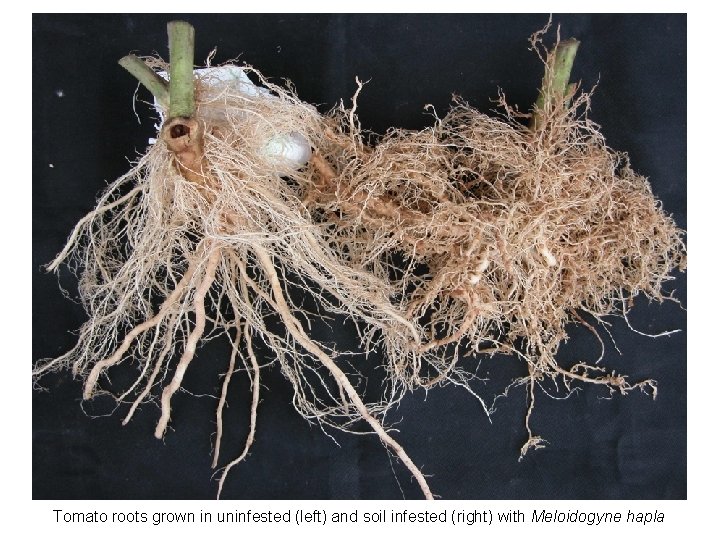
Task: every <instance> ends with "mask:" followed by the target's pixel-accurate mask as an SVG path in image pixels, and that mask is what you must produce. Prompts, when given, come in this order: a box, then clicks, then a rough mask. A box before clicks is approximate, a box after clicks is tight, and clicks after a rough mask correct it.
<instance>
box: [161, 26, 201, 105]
mask: <svg viewBox="0 0 720 540" xmlns="http://www.w3.org/2000/svg"><path fill="white" fill-rule="evenodd" d="M167 30H168V44H169V48H170V106H169V108H168V118H177V117H182V118H191V117H192V116H194V115H195V78H194V77H193V60H194V55H195V29H194V28H193V27H192V25H191V24H190V23H187V22H185V21H172V22H169V23H168V25H167Z"/></svg>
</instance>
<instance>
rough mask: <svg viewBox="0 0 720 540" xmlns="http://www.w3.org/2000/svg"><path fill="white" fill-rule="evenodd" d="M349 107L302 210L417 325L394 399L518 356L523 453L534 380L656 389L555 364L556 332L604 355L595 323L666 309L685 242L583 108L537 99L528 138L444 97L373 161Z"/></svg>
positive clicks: (374, 153) (588, 368) (396, 367)
mask: <svg viewBox="0 0 720 540" xmlns="http://www.w3.org/2000/svg"><path fill="white" fill-rule="evenodd" d="M534 43H535V42H534ZM552 61H553V58H552V55H549V57H548V58H547V60H546V61H545V62H546V67H548V63H549V62H552ZM361 86H362V85H361V84H360V87H361ZM356 99H357V94H356V96H355V99H354V100H353V108H352V109H351V110H346V109H344V108H342V107H341V108H338V109H337V110H336V111H334V114H333V115H331V116H330V117H329V118H327V119H326V122H327V124H328V127H327V128H326V131H327V132H328V134H329V136H328V142H327V144H326V146H325V147H323V148H322V152H321V153H322V154H323V157H319V156H316V157H315V158H314V160H313V164H314V166H315V167H316V169H317V171H318V175H319V176H320V178H321V181H320V182H319V183H315V184H314V185H312V186H311V187H310V189H309V191H308V194H307V195H306V198H308V199H309V200H311V201H313V203H314V204H315V206H316V207H317V208H318V209H319V210H320V211H321V212H322V214H323V216H324V219H329V220H334V221H336V222H337V226H338V228H339V229H342V230H344V231H345V232H346V236H345V237H342V238H339V239H338V240H339V241H340V242H341V244H342V248H341V249H343V250H344V251H345V252H347V253H349V254H351V256H352V258H353V259H354V260H355V261H356V263H357V264H358V265H361V266H363V267H367V268H372V269H373V271H374V273H375V274H376V275H378V276H379V277H381V278H382V279H384V280H387V281H389V282H391V283H393V284H394V285H395V286H396V287H399V288H400V289H401V291H402V294H401V296H400V297H398V299H397V304H398V306H399V307H400V308H401V309H402V311H403V312H404V314H405V316H406V317H407V318H408V319H411V320H413V321H414V322H416V323H417V324H418V325H420V326H421V327H422V341H423V342H422V345H421V346H419V347H417V348H415V349H414V350H413V351H412V352H411V353H410V354H409V355H407V356H404V357H398V359H399V360H400V363H390V364H389V365H388V366H387V367H388V373H389V375H390V377H392V378H393V379H394V380H395V381H396V382H397V383H398V384H403V385H405V386H406V387H407V388H417V387H425V388H430V387H432V386H434V385H436V384H443V383H448V382H454V383H456V384H458V383H459V384H461V385H463V386H467V376H466V375H465V374H464V373H463V372H462V371H461V370H460V369H459V368H458V367H457V361H458V358H459V355H460V351H461V350H462V349H463V348H465V349H469V350H470V351H474V352H475V353H488V354H493V353H495V352H505V353H511V354H516V355H518V356H520V357H521V358H522V359H523V360H524V361H525V362H526V363H527V366H528V372H529V374H528V377H527V378H526V379H524V380H523V381H522V382H526V383H528V384H529V386H530V391H531V392H530V393H531V403H530V407H529V411H528V425H527V427H528V443H527V444H526V445H525V447H524V448H523V449H522V455H524V454H525V452H526V451H527V449H528V448H529V447H531V446H534V445H537V444H539V443H540V442H541V439H540V438H539V437H535V436H533V434H532V432H531V430H530V426H529V413H530V412H531V410H532V406H533V399H534V398H533V396H534V394H533V391H534V385H535V383H536V382H537V381H542V380H544V379H552V380H553V381H556V380H557V379H561V380H562V382H563V383H564V385H565V387H566V388H568V389H570V385H571V384H572V383H573V382H577V381H581V382H585V383H593V384H601V385H605V386H607V387H608V388H609V389H610V390H611V391H619V392H621V393H625V392H627V391H629V390H631V389H633V388H640V389H643V390H646V391H650V392H652V393H653V394H654V393H655V391H656V387H655V383H654V381H650V380H647V381H640V382H636V383H632V382H630V381H629V380H628V379H627V378H626V377H625V376H623V375H620V374H617V373H615V372H607V371H605V370H603V368H602V367H601V366H598V365H597V362H596V363H593V364H588V363H587V362H584V361H583V362H577V363H576V364H575V365H573V366H572V367H570V368H564V367H562V366H561V365H559V364H558V362H557V361H556V353H557V351H558V348H559V346H560V345H561V343H562V342H564V341H565V340H566V339H567V333H566V330H565V328H566V327H567V326H568V323H570V322H576V323H579V324H581V325H583V326H585V327H587V328H588V329H589V330H590V331H592V332H593V333H594V335H595V336H596V337H597V338H598V339H599V340H600V342H601V344H602V339H601V337H600V334H599V332H598V331H597V328H598V327H600V328H601V327H607V325H608V323H607V321H606V318H607V317H608V316H611V315H620V316H623V317H624V318H625V320H626V321H627V311H628V309H629V308H630V307H631V305H632V302H633V298H634V297H635V296H637V295H639V294H644V295H646V296H647V297H649V298H651V299H653V300H659V301H661V300H663V299H666V298H668V295H667V294H666V293H664V292H663V284H664V283H665V282H666V281H667V280H669V279H672V277H671V273H672V272H673V271H674V269H676V268H677V267H680V268H681V269H683V270H684V268H685V246H684V243H683V239H682V231H680V230H679V229H678V228H677V226H676V225H675V223H674V222H673V220H672V218H671V217H670V216H668V215H667V214H665V212H664V211H663V210H662V207H661V205H660V202H659V201H658V200H657V199H656V198H655V197H654V196H653V194H652V192H651V189H650V185H649V183H648V181H647V179H645V178H643V177H642V176H640V175H638V174H637V173H635V172H634V171H633V170H632V169H631V168H630V163H629V160H628V157H627V155H625V154H623V153H619V152H616V151H613V150H612V149H610V148H608V146H607V145H606V143H605V140H604V138H603V136H602V135H601V133H600V131H599V126H597V125H596V124H594V123H593V122H592V121H591V120H590V119H589V118H588V117H587V111H588V108H589V101H590V95H589V94H587V93H577V92H575V90H574V89H571V94H569V95H568V96H566V98H565V99H563V100H561V101H560V102H558V103H552V102H551V101H550V100H547V102H546V103H545V104H544V106H543V107H542V108H541V109H539V110H536V111H535V118H538V119H541V120H542V121H541V122H537V123H536V125H535V126H534V127H533V128H528V127H526V125H524V124H523V123H521V119H522V118H526V117H527V116H528V115H523V114H519V113H518V112H517V111H514V110H512V109H511V108H510V107H509V106H507V104H506V102H505V100H504V97H503V96H501V98H500V105H501V107H502V108H503V109H504V111H505V112H504V115H503V116H502V117H498V118H493V117H490V116H487V115H485V114H482V113H480V112H478V111H477V110H475V109H473V108H472V107H470V106H468V105H467V104H466V103H464V102H463V101H461V100H460V99H459V98H456V100H455V102H454V104H453V106H452V107H451V109H450V111H449V113H448V114H447V115H446V116H445V117H444V118H439V117H437V115H436V116H435V122H434V125H433V126H431V127H428V128H426V129H424V130H422V131H404V130H399V129H395V130H392V131H390V132H389V133H388V134H387V135H386V136H384V137H383V138H381V140H380V141H379V143H378V144H376V145H375V146H374V147H372V148H370V147H368V146H366V145H365V144H363V138H362V137H361V134H360V132H359V130H358V128H357V125H358V124H357V118H356V117H355V108H356ZM340 133H342V135H339V134H340ZM398 258H400V259H401V260H402V261H403V265H404V269H403V271H401V272H397V271H395V269H394V261H397V260H398ZM379 261H381V262H379ZM628 324H629V323H628ZM603 351H604V346H603ZM598 361H599V360H598ZM487 410H488V408H487V407H486V411H487Z"/></svg>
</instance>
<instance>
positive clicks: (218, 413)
mask: <svg viewBox="0 0 720 540" xmlns="http://www.w3.org/2000/svg"><path fill="white" fill-rule="evenodd" d="M239 325H240V323H239V322H238V326H239ZM240 335H241V334H240V331H239V328H238V330H237V333H236V335H235V341H234V342H233V344H232V352H231V353H230V363H229V364H228V369H227V372H225V377H223V383H222V388H221V389H220V398H219V399H218V405H217V408H216V409H215V424H216V425H217V431H216V433H215V450H214V451H213V460H212V465H211V467H212V468H213V469H214V468H215V467H217V465H218V459H219V458H220V443H221V442H222V436H223V409H224V407H225V403H226V400H227V390H228V386H230V380H231V379H232V376H233V373H235V358H236V357H237V354H238V348H239V347H240Z"/></svg>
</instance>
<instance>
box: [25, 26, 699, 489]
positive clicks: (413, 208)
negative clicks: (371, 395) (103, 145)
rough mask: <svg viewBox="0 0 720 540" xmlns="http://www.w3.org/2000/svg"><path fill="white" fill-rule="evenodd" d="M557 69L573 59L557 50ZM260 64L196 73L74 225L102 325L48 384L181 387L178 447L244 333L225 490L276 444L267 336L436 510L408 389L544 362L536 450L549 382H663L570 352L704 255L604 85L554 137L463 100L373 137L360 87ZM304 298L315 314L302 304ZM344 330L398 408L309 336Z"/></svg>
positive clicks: (304, 390)
mask: <svg viewBox="0 0 720 540" xmlns="http://www.w3.org/2000/svg"><path fill="white" fill-rule="evenodd" d="M534 43H535V44H536V46H537V38H535V41H534ZM543 61H544V62H545V63H546V66H547V67H548V68H550V67H552V66H551V64H552V62H553V61H554V58H553V54H552V53H549V54H548V55H547V56H545V57H544V60H543ZM147 62H148V63H149V64H150V65H153V66H155V67H160V68H163V67H164V66H163V65H159V64H158V61H157V60H147ZM236 69H237V68H236ZM243 69H244V70H245V72H246V73H250V74H254V75H253V76H255V77H257V78H258V79H259V80H260V83H261V85H262V87H263V88H264V89H263V90H262V91H260V92H255V93H241V92H234V91H233V90H232V88H231V87H228V88H227V89H225V90H224V91H222V92H220V93H218V92H217V91H216V86H215V85H214V81H213V80H211V79H212V75H210V74H206V75H201V74H198V75H196V77H195V95H196V99H197V103H198V105H197V110H196V112H195V115H194V117H193V118H192V119H190V120H187V119H185V120H183V119H181V120H180V121H179V122H176V121H175V120H173V119H170V120H169V121H168V122H166V124H165V125H164V126H163V128H162V129H161V136H160V137H159V139H158V141H157V142H156V143H155V144H153V145H152V146H151V147H150V148H149V150H148V152H147V153H146V154H145V155H144V156H142V157H141V158H140V159H139V161H138V162H137V163H136V164H135V166H134V167H133V168H132V170H131V171H130V172H128V173H127V174H126V175H125V176H123V177H122V178H120V179H118V180H116V181H115V182H114V183H112V184H111V185H110V186H109V187H108V189H107V190H106V191H105V193H104V194H103V195H102V196H101V197H100V199H99V201H98V204H97V207H96V208H95V209H94V210H93V211H92V212H90V213H89V214H88V215H87V216H86V217H84V218H83V219H82V220H81V221H80V222H79V223H78V225H77V226H76V227H75V230H74V231H73V232H72V234H71V236H70V238H69V240H68V243H67V245H66V247H65V248H64V249H63V251H62V252H61V253H60V254H59V255H58V256H57V258H56V259H55V261H53V262H52V264H51V265H50V269H51V270H56V269H57V268H58V266H59V265H60V264H62V263H65V264H68V265H69V266H70V268H71V269H73V270H74V271H75V272H76V273H77V274H78V275H79V279H80V297H81V299H82V301H83V303H84V306H85V309H86V310H87V313H88V315H89V320H88V321H87V322H86V323H85V324H84V325H83V326H82V328H81V329H80V335H79V340H78V342H77V345H76V346H75V347H74V348H73V349H72V350H70V351H69V352H68V353H66V354H65V355H63V356H61V357H59V358H56V359H52V360H43V361H40V362H38V363H37V364H36V366H35V370H34V374H35V376H36V377H40V376H42V375H43V374H44V373H46V372H49V371H53V370H57V369H60V368H67V367H70V368H71V369H72V371H73V373H74V374H75V375H76V376H79V377H83V378H84V380H85V387H84V398H85V399H90V398H92V397H93V396H95V395H97V394H99V393H110V392H112V393H113V396H114V398H115V399H116V400H117V402H118V404H123V405H127V413H126V416H125V420H124V422H127V421H129V420H130V419H131V417H132V416H133V414H134V412H135V411H136V409H137V407H138V406H139V405H141V404H142V403H144V402H146V401H148V400H152V399H156V398H157V397H158V396H159V399H160V408H161V413H160V418H159V420H158V423H157V428H156V431H155V435H156V436H157V437H158V438H161V437H163V436H164V434H165V432H166V429H167V426H168V423H169V421H170V417H171V399H172V396H173V394H174V393H175V392H176V391H177V390H178V389H179V388H180V387H181V385H182V381H183V377H184V376H185V374H186V372H187V371H188V369H189V368H190V364H191V361H192V359H193V356H194V354H195V350H196V347H197V346H198V345H199V344H200V342H201V340H202V339H203V338H206V339H207V338H210V337H214V336H217V335H225V336H227V338H228V340H229V341H230V343H231V345H232V353H231V357H230V360H229V365H228V369H227V373H226V374H225V376H224V379H223V383H222V385H221V389H220V396H219V401H218V407H217V423H218V430H217V438H216V445H215V456H214V463H213V465H214V466H217V464H218V455H219V454H218V451H219V447H220V441H221V438H222V411H223V407H224V405H225V402H226V397H227V390H228V384H229V381H230V378H231V376H232V374H233V373H234V372H236V371H237V370H238V366H237V365H236V364H237V363H238V360H237V359H238V357H240V358H241V359H242V362H243V363H244V364H245V370H246V372H247V373H248V374H249V377H250V379H251V388H252V404H251V417H250V424H251V425H250V435H249V436H248V439H247V441H246V445H245V448H244V450H243V452H242V453H241V455H240V456H239V457H238V458H237V459H235V460H233V461H232V462H230V463H229V464H227V465H226V466H225V467H223V469H222V476H221V479H220V489H222V485H223V482H224V481H225V478H226V475H227V473H228V471H229V470H230V468H231V467H232V466H234V465H235V464H236V463H238V462H239V461H240V460H241V459H243V458H244V457H245V456H246V455H247V453H248V450H249V448H250V445H251V444H252V442H253V438H254V434H255V424H256V417H257V408H258V403H259V393H260V371H261V367H262V366H263V364H264V363H265V362H266V361H267V359H266V358H265V357H260V356H259V355H258V354H257V353H256V351H258V348H257V346H256V344H257V343H258V341H262V342H263V343H264V347H266V348H268V349H269V350H270V351H271V353H272V357H271V358H269V360H270V361H271V362H272V361H275V362H278V363H279V364H280V366H281V368H282V372H283V373H284V375H285V376H286V377H287V378H288V379H289V381H290V382H291V383H292V386H293V388H294V392H295V395H294V399H293V405H294V407H295V408H296V409H297V411H298V412H299V413H300V414H302V415H303V416H304V417H305V418H307V419H310V420H313V421H316V422H319V423H320V424H322V425H331V426H334V427H337V428H339V429H343V430H347V431H361V430H363V429H367V428H366V427H365V428H364V427H363V425H365V426H367V425H369V426H370V428H371V429H372V430H373V431H374V432H375V433H376V434H377V435H378V436H379V437H380V439H381V440H382V442H383V444H385V445H386V446H387V447H389V448H390V449H391V450H392V451H393V452H394V453H395V454H396V455H397V456H398V457H399V459H400V460H401V461H402V462H403V463H404V464H405V465H406V466H407V467H408V469H409V470H410V471H411V473H412V474H413V476H414V477H415V479H416V480H417V481H418V484H419V485H420V487H421V489H422V491H423V493H424V494H425V496H426V497H428V498H429V497H432V494H431V491H430V489H429V487H428V485H427V483H426V481H425V478H424V477H423V474H422V473H421V472H420V470H419V469H418V467H417V466H416V465H415V464H414V463H413V462H412V460H411V459H410V457H409V456H408V455H407V454H406V453H405V451H404V450H403V448H402V446H400V444H399V443H398V442H397V441H396V440H395V439H393V438H392V437H391V436H390V435H389V434H388V432H387V431H386V429H385V428H384V427H383V424H382V418H383V417H384V414H385V413H386V412H387V411H388V410H389V409H390V408H391V407H392V406H393V405H394V404H395V403H397V401H398V400H399V399H400V398H401V397H402V395H403V394H404V392H406V391H407V390H413V389H416V388H426V389H427V388H432V387H433V386H436V385H442V384H447V383H453V384H458V385H461V386H465V387H466V388H468V389H469V390H470V391H471V392H473V391H472V390H471V389H470V386H469V381H470V378H471V376H469V375H468V374H467V373H466V372H464V371H463V370H462V369H460V367H459V366H458V359H459V357H460V355H461V351H463V350H469V351H471V352H474V353H475V354H494V353H496V352H504V353H512V354H517V355H518V356H519V357H521V358H522V359H523V360H524V361H525V362H526V363H527V367H528V376H527V377H525V378H523V379H522V380H521V381H520V382H521V383H525V384H527V385H528V388H529V391H530V396H531V401H530V405H529V408H528V416H527V420H526V427H527V430H528V441H527V443H526V444H525V446H524V447H523V448H522V450H521V455H524V454H525V452H526V451H527V450H528V449H529V448H530V447H532V446H538V445H540V444H541V443H542V439H540V438H539V437H538V436H535V435H533V433H532V431H531V429H530V413H531V412H532V408H533V403H534V401H533V400H534V389H535V386H536V385H537V384H538V383H541V382H542V381H544V380H548V379H550V380H553V381H556V382H557V381H558V380H559V381H560V382H562V383H563V384H564V385H565V386H566V387H567V388H568V390H569V389H570V388H571V385H572V384H574V383H577V382H584V383H592V384H600V385H605V386H607V387H609V388H610V389H611V390H612V391H619V392H621V393H625V392H627V391H629V390H631V389H633V388H640V389H643V390H647V391H652V392H654V391H655V386H654V382H653V381H640V382H631V381H629V380H628V378H627V377H625V376H623V375H620V374H617V373H615V372H607V371H605V370H604V369H603V368H602V367H601V366H599V365H597V364H590V363H587V362H586V361H578V362H577V363H576V364H575V365H574V366H572V367H563V366H561V365H560V364H559V363H558V362H557V361H556V354H557V352H558V348H559V346H560V344H561V343H562V342H563V341H564V340H566V339H567V333H566V330H565V328H566V326H567V325H568V323H570V322H578V323H580V324H582V325H585V326H586V327H588V328H589V329H591V330H592V332H593V333H595V335H596V336H597V337H598V339H600V333H599V332H598V330H597V328H602V327H603V326H605V325H607V322H606V318H607V317H608V316H610V315H618V314H619V315H621V316H626V313H627V310H628V309H629V308H630V306H631V303H632V299H633V298H634V297H635V296H637V295H638V294H644V295H646V296H648V297H650V298H652V299H657V300H662V299H664V298H666V297H667V295H666V294H665V293H664V292H663V289H662V287H663V283H664V282H666V281H667V280H668V279H671V272H673V271H674V270H675V268H677V267H681V268H683V269H684V265H685V247H684V244H683V239H682V232H681V231H680V230H679V229H678V228H677V227H676V225H675V224H674V222H673V220H672V219H671V218H670V217H669V216H668V215H666V214H665V213H664V212H663V210H662V208H661V206H660V204H659V202H658V201H657V200H656V199H655V197H654V196H653V194H652V192H651V190H650V186H649V184H648V182H647V180H646V179H645V178H643V177H641V176H640V175H638V174H636V173H635V172H633V170H632V169H631V168H630V165H629V161H628V158H627V156H626V155H624V154H621V153H618V152H615V151H613V150H611V149H610V148H608V147H607V145H606V143H605V140H604V139H603V137H602V135H601V134H600V132H599V128H598V126H597V125H595V124H594V123H593V122H592V121H591V120H589V119H588V117H587V109H588V103H589V99H590V98H589V95H588V94H585V93H578V92H576V91H571V92H569V94H568V95H567V96H565V95H564V94H563V95H562V96H561V97H562V99H560V100H551V99H546V100H545V101H544V102H543V103H542V104H541V105H539V106H538V107H537V110H536V111H535V116H534V121H533V123H532V127H526V126H525V125H524V123H523V122H522V119H523V118H524V117H527V116H528V115H521V114H519V113H518V112H517V111H514V110H512V109H511V108H510V107H508V106H506V105H505V101H504V99H502V98H501V101H500V102H501V105H502V106H503V107H504V110H505V114H504V115H503V116H499V117H496V118H494V117H490V116H487V115H485V114H482V113H480V112H478V111H477V110H475V109H473V108H472V107H470V106H468V105H467V104H466V103H464V102H463V101H461V100H460V99H459V98H456V100H455V101H454V104H453V106H452V107H451V109H450V112H449V113H448V114H447V115H446V116H445V117H443V118H440V117H438V116H437V115H435V122H434V124H433V125H432V126H431V127H428V128H426V129H424V130H421V131H404V130H400V129H394V130H391V131H390V132H388V133H387V134H386V135H384V136H377V135H373V136H372V137H371V138H372V139H373V141H374V143H373V144H372V145H371V144H369V143H368V139H369V137H368V136H367V134H366V133H363V132H362V131H361V129H360V125H359V122H358V118H357V116H356V106H357V98H358V94H356V95H355V97H354V98H353V107H352V108H351V109H349V110H348V109H346V108H344V107H343V106H340V107H338V108H336V109H334V110H333V111H331V112H330V113H328V114H327V115H321V114H320V113H318V111H317V110H316V109H315V108H314V107H312V106H310V105H308V104H306V103H303V102H302V101H300V100H299V99H298V98H297V96H296V95H295V94H294V92H293V91H292V89H291V88H286V87H279V86H276V85H274V84H271V83H270V82H268V81H267V80H265V79H264V78H263V77H262V75H261V74H259V73H258V72H256V71H254V70H252V69H251V68H247V67H246V68H243ZM360 87H362V84H359V88H358V93H359V91H360ZM433 112H434V110H433ZM168 134H169V136H168ZM288 136H290V137H299V138H300V139H302V140H304V141H307V142H308V144H309V146H310V147H311V149H312V155H311V157H310V159H309V162H308V163H307V165H305V166H302V167H300V168H299V169H298V167H297V166H296V165H294V164H292V163H290V162H289V161H287V160H285V159H284V158H283V157H282V155H281V154H277V153H273V152H270V151H268V141H273V140H280V139H282V138H283V137H288ZM278 138H279V139H278ZM298 288H299V289H302V290H303V291H304V293H305V297H306V298H305V299H304V300H303V301H300V300H297V299H295V300H294V299H293V295H292V294H290V292H291V290H293V289H298ZM322 316H333V317H338V318H346V319H350V320H352V321H354V322H355V323H356V324H357V327H358V334H359V337H360V339H361V341H362V345H363V347H364V350H365V352H369V351H371V350H375V349H380V350H381V351H382V352H383V355H384V358H385V365H384V368H385V372H386V386H385V389H384V390H383V392H382V396H383V397H382V398H381V399H380V400H379V401H376V402H366V400H365V398H364V396H363V392H362V391H360V390H359V389H358V388H356V387H355V386H354V385H353V384H352V383H351V381H350V379H349V378H348V376H347V375H346V374H345V372H344V371H343V369H341V368H340V367H339V365H338V363H337V362H336V360H337V359H338V357H339V355H340V354H341V352H342V351H337V350H335V348H334V346H333V344H328V343H320V342H317V341H316V340H314V339H312V337H311V336H310V334H309V326H310V323H311V321H312V320H313V319H314V318H317V317H322ZM272 320H279V321H280V322H281V323H282V324H281V325H280V328H281V330H278V325H277V324H270V322H269V321H272ZM601 342H602V340H601ZM178 356H179V359H177V360H175V359H176V358H177V357H178ZM120 364H133V365H134V366H135V367H136V368H137V369H138V374H137V377H136V379H135V381H134V382H133V383H132V384H130V385H129V387H127V388H123V389H122V390H120V391H117V389H115V388H111V387H112V384H111V381H110V377H111V375H112V373H113V371H114V370H115V369H117V368H118V366H119V365H120ZM514 384H515V383H514ZM473 393H474V392H473ZM490 409H491V408H490V407H486V410H487V411H488V413H489V412H490Z"/></svg>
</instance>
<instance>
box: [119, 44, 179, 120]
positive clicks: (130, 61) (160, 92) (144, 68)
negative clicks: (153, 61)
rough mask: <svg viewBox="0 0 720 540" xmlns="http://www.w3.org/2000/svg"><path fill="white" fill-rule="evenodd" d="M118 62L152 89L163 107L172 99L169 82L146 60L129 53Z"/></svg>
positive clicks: (146, 86)
mask: <svg viewBox="0 0 720 540" xmlns="http://www.w3.org/2000/svg"><path fill="white" fill-rule="evenodd" d="M118 64H120V65H121V66H122V67H124V68H125V69H126V70H128V71H129V72H130V74H131V75H132V76H133V77H135V78H136V79H137V80H138V81H140V83H141V84H142V85H143V86H144V87H145V88H147V89H148V90H150V92H151V93H152V95H153V96H155V99H156V100H157V102H158V103H159V104H160V105H161V106H162V107H167V106H168V103H169V101H170V99H169V94H168V84H167V82H166V81H165V80H163V78H162V77H160V75H158V74H157V73H155V71H153V70H152V69H151V68H150V67H149V66H148V65H147V64H146V63H145V62H143V61H142V60H141V59H140V58H138V57H137V56H135V55H134V54H128V55H127V56H124V57H123V58H121V59H120V60H118Z"/></svg>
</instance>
